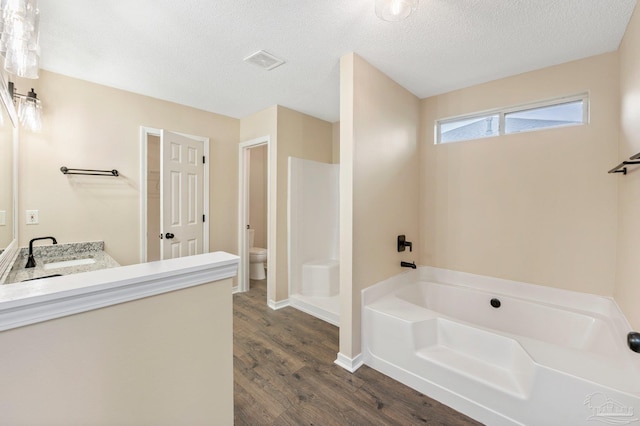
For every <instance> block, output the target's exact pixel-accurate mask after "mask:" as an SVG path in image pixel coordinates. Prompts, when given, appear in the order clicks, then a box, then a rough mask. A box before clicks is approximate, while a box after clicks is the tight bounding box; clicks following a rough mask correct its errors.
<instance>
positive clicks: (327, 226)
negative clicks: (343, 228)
mask: <svg viewBox="0 0 640 426" xmlns="http://www.w3.org/2000/svg"><path fill="white" fill-rule="evenodd" d="M339 173H340V166H339V165H338V164H327V163H320V162H317V161H311V160H303V159H300V158H295V157H289V194H288V214H289V217H288V236H289V241H288V243H289V262H288V263H289V302H290V304H291V306H293V307H295V308H298V309H300V310H302V311H304V312H307V313H309V314H311V315H314V316H316V317H318V318H320V319H322V320H325V321H327V322H330V323H332V324H334V325H339V318H340V316H339V309H340V299H339V297H340V295H339V282H338V281H337V280H339V274H337V273H336V271H337V268H338V267H339V263H338V262H339V260H338V259H339V250H340V245H339V241H340V223H339V214H340V209H339V203H340V192H339V191H340V189H339ZM305 264H306V265H307V266H306V271H305V273H303V270H304V269H305ZM304 277H306V279H307V281H309V280H310V279H313V280H314V281H315V282H314V283H309V282H304ZM313 286H316V287H317V286H320V287H321V288H313Z"/></svg>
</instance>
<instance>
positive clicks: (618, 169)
mask: <svg viewBox="0 0 640 426" xmlns="http://www.w3.org/2000/svg"><path fill="white" fill-rule="evenodd" d="M629 164H640V152H639V153H637V154H636V155H633V156H631V157H629V160H625V161H623V162H622V163H620V164H618V165H617V166H615V167H614V168H613V169H611V170H609V171H608V172H607V173H622V174H623V175H626V174H627V167H626V166H628V165H629Z"/></svg>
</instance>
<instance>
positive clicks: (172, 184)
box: [160, 130, 204, 259]
mask: <svg viewBox="0 0 640 426" xmlns="http://www.w3.org/2000/svg"><path fill="white" fill-rule="evenodd" d="M160 147H161V148H160V151H161V156H162V161H161V170H160V174H161V185H160V203H161V205H162V209H161V213H160V216H161V218H160V220H161V224H162V228H161V229H162V234H161V236H160V238H162V250H161V253H162V259H173V258H176V257H182V256H191V255H194V254H200V253H202V247H203V222H204V217H203V215H204V205H203V200H204V194H203V182H204V159H203V155H204V154H203V152H204V148H203V144H202V142H201V141H196V140H193V139H190V138H188V137H186V136H182V135H178V134H176V133H171V132H169V131H167V130H162V132H161V134H160Z"/></svg>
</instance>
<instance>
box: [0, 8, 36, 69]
mask: <svg viewBox="0 0 640 426" xmlns="http://www.w3.org/2000/svg"><path fill="white" fill-rule="evenodd" d="M39 21H40V12H39V10H38V2H37V0H1V1H0V30H1V32H0V55H2V58H3V59H4V61H3V65H4V69H5V70H6V71H7V72H8V73H10V74H14V75H17V76H18V77H24V78H38V68H39V65H40V46H39V40H38V39H39V36H40V32H39Z"/></svg>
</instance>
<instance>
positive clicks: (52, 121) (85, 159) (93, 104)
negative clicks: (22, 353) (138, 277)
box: [16, 71, 240, 264]
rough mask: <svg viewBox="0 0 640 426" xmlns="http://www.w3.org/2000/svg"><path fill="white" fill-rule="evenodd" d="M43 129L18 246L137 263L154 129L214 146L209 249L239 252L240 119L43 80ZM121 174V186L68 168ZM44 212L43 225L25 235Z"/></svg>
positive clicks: (33, 138)
mask: <svg viewBox="0 0 640 426" xmlns="http://www.w3.org/2000/svg"><path fill="white" fill-rule="evenodd" d="M31 86H33V87H34V88H35V90H36V92H37V93H38V97H40V98H41V99H42V105H43V129H42V132H41V133H38V134H35V133H30V132H27V131H24V130H23V131H22V132H21V146H20V188H19V196H20V206H19V212H20V213H21V215H19V217H22V219H21V220H20V244H21V246H24V245H25V244H28V242H29V239H31V238H34V237H38V236H45V235H53V236H55V237H56V238H57V239H58V241H59V242H75V241H87V240H104V241H105V249H106V251H107V252H108V253H109V254H111V255H112V256H113V257H114V258H115V259H116V260H117V261H118V262H120V263H121V264H132V263H137V262H139V251H140V250H139V246H140V242H139V239H140V238H139V235H140V232H139V222H140V213H139V204H140V202H139V196H140V191H139V188H140V182H139V179H140V177H139V175H140V171H139V170H140V166H139V165H140V155H139V152H140V141H139V138H140V130H139V127H140V126H141V125H143V126H149V127H155V128H165V129H168V130H172V131H176V132H183V133H188V134H193V135H198V136H203V137H208V138H210V141H211V156H210V166H211V173H210V182H209V184H210V197H211V214H210V216H211V217H210V222H209V223H210V250H211V251H215V250H224V251H227V252H231V253H236V252H237V237H236V234H235V233H232V232H229V230H230V229H237V176H238V170H237V167H238V166H237V164H238V161H237V155H238V152H237V151H238V149H237V143H238V138H239V129H240V121H239V120H237V119H233V118H229V117H225V116H221V115H217V114H213V113H209V112H205V111H201V110H197V109H193V108H189V107H185V106H181V105H177V104H174V103H170V102H165V101H161V100H158V99H153V98H149V97H146V96H141V95H137V94H133V93H130V92H125V91H122V90H117V89H113V88H108V87H105V86H100V85H97V84H93V83H88V82H85V81H81V80H77V79H73V78H69V77H64V76H61V75H58V74H54V73H51V72H47V71H42V72H41V74H40V78H39V79H38V80H21V79H18V80H17V81H16V87H17V88H18V90H19V91H20V92H21V93H22V92H25V91H28V90H29V88H30V87H31ZM61 166H67V167H70V168H87V169H118V171H119V172H120V173H121V175H122V176H121V177H119V178H105V177H93V176H64V175H62V173H60V170H59V169H60V167H61ZM26 209H37V210H39V212H40V224H39V225H30V226H26V225H25V222H24V211H25V210H26Z"/></svg>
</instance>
